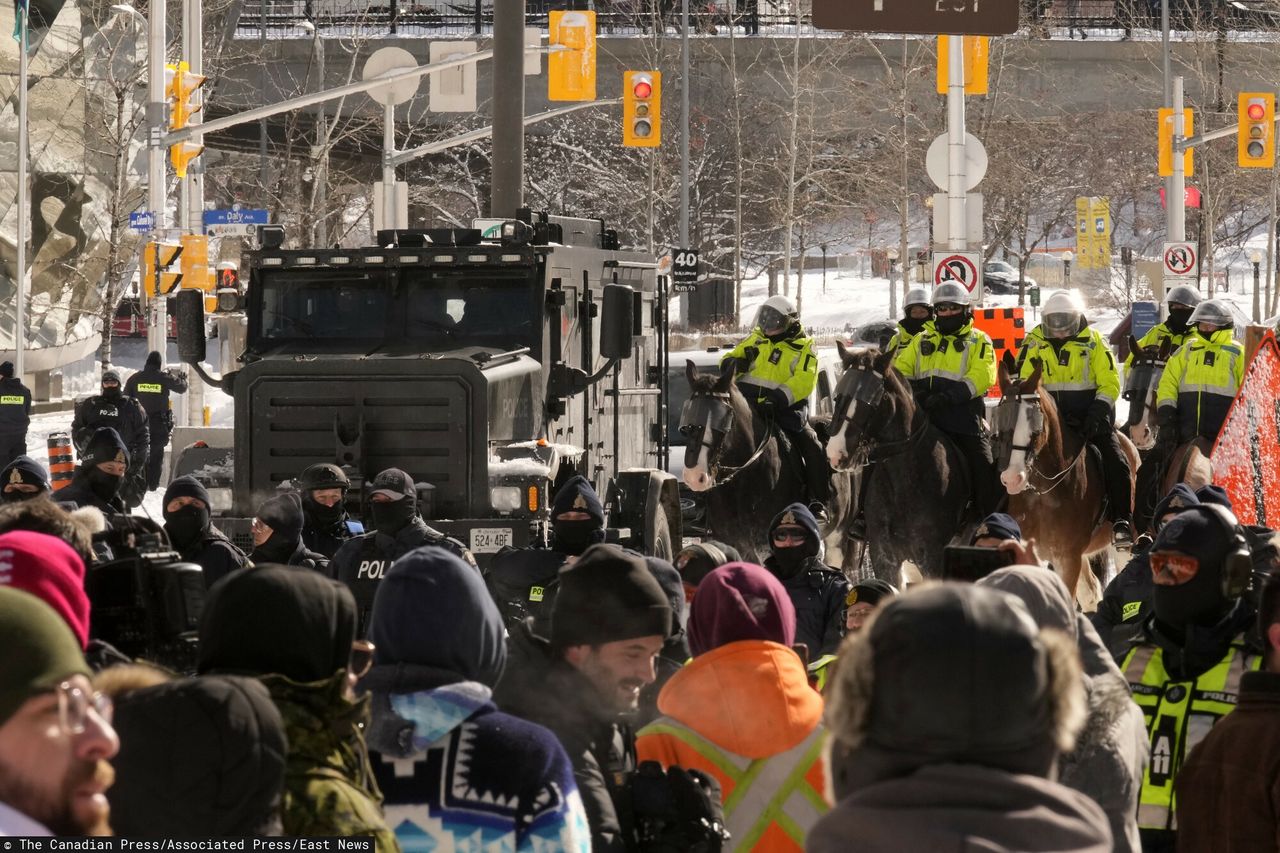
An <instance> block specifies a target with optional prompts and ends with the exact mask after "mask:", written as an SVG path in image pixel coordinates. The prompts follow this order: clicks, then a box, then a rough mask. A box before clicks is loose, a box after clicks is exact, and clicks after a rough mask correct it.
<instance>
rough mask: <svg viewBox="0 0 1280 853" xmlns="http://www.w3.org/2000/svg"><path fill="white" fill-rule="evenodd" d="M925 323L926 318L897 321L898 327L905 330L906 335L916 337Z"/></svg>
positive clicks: (906, 318)
mask: <svg viewBox="0 0 1280 853" xmlns="http://www.w3.org/2000/svg"><path fill="white" fill-rule="evenodd" d="M927 322H929V318H928V317H903V318H902V319H901V320H899V321H898V325H899V326H901V327H902V328H903V329H905V330H906V332H907V334H909V335H918V334H920V330H921V329H923V328H924V324H925V323H927Z"/></svg>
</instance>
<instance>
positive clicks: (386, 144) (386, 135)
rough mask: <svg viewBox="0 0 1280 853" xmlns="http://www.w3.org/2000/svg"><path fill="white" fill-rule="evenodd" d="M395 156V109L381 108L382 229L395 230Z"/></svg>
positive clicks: (392, 107)
mask: <svg viewBox="0 0 1280 853" xmlns="http://www.w3.org/2000/svg"><path fill="white" fill-rule="evenodd" d="M395 154H396V107H395V104H387V105H386V106H384V107H383V108H382V227H383V228H397V227H399V222H397V218H398V211H399V205H397V204H396V167H395V164H394V163H393V162H392V160H391V158H392V157H394V156H395Z"/></svg>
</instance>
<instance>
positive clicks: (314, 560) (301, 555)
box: [248, 539, 329, 575]
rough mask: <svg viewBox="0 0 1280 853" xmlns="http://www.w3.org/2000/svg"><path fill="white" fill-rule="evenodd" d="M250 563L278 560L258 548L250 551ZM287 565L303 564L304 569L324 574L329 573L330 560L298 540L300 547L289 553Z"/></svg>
mask: <svg viewBox="0 0 1280 853" xmlns="http://www.w3.org/2000/svg"><path fill="white" fill-rule="evenodd" d="M248 559H249V562H250V563H257V564H261V563H274V562H278V561H276V560H270V559H267V558H266V557H264V556H263V555H262V554H261V553H259V552H258V551H257V550H256V549H255V550H253V551H251V552H249V558H248ZM285 565H286V566H301V567H302V568H304V569H315V570H316V571H317V572H320V574H322V575H328V574H329V560H328V559H327V558H326V557H325V555H324V554H317V553H316V552H315V551H312V550H310V549H309V548H307V546H306V545H304V544H303V542H302V540H301V539H299V540H298V547H296V548H294V549H293V553H292V554H290V555H289V559H288V560H286V561H285Z"/></svg>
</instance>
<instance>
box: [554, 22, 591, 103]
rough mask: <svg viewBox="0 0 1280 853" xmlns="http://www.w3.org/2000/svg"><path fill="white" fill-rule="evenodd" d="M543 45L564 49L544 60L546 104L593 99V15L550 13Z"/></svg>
mask: <svg viewBox="0 0 1280 853" xmlns="http://www.w3.org/2000/svg"><path fill="white" fill-rule="evenodd" d="M547 30H548V32H547V43H548V44H550V45H552V46H556V45H558V46H561V47H565V48H568V49H567V50H557V51H553V52H552V53H551V55H550V56H548V57H547V100H548V101H594V100H595V99H596V13H595V12H576V11H575V12H560V11H556V12H551V13H550V15H549V16H548V27H547Z"/></svg>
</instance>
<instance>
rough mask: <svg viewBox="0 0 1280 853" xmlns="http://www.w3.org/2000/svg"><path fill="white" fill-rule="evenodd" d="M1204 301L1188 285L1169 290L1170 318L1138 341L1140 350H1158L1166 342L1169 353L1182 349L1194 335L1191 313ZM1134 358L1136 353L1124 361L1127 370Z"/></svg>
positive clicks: (1167, 303) (1130, 354) (1166, 296)
mask: <svg viewBox="0 0 1280 853" xmlns="http://www.w3.org/2000/svg"><path fill="white" fill-rule="evenodd" d="M1203 299H1204V297H1202V296H1201V295H1200V291H1198V290H1196V289H1195V288H1194V287H1192V286H1191V285H1188V284H1179V285H1178V286H1176V287H1171V288H1169V292H1168V293H1167V294H1165V297H1164V302H1165V305H1167V306H1169V316H1168V317H1166V318H1165V320H1164V322H1163V323H1157V324H1156V325H1155V326H1154V327H1153V328H1152V329H1151V331H1149V332H1147V333H1146V334H1145V335H1143V336H1142V337H1141V338H1140V339H1139V340H1138V349H1148V348H1152V347H1154V348H1157V349H1158V348H1159V347H1160V345H1161V344H1163V343H1164V342H1165V341H1166V340H1167V341H1168V342H1169V347H1170V348H1169V352H1174V351H1175V350H1177V349H1178V348H1179V347H1181V346H1182V345H1183V344H1184V343H1186V342H1187V337H1188V336H1189V335H1191V334H1193V331H1192V329H1191V325H1190V320H1191V312H1192V311H1193V310H1194V309H1195V307H1196V306H1197V305H1199V304H1200V302H1201V300H1203ZM1133 356H1134V353H1129V357H1128V358H1126V359H1125V360H1124V366H1125V369H1126V370H1127V369H1128V368H1129V365H1131V364H1132V363H1133Z"/></svg>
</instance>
